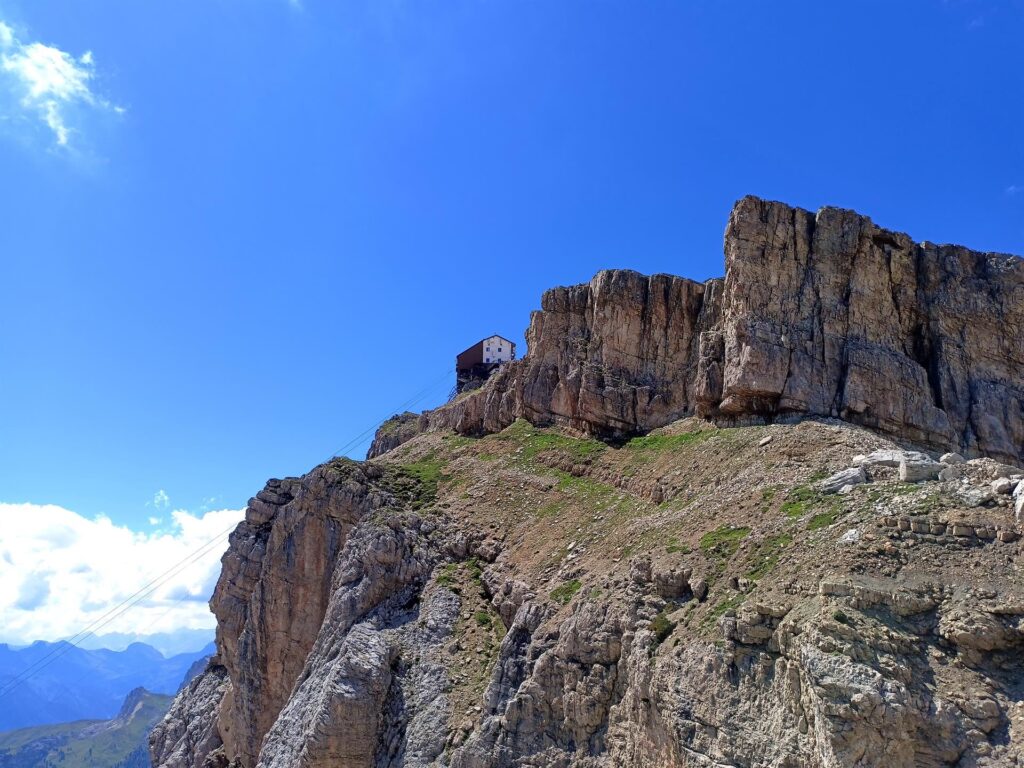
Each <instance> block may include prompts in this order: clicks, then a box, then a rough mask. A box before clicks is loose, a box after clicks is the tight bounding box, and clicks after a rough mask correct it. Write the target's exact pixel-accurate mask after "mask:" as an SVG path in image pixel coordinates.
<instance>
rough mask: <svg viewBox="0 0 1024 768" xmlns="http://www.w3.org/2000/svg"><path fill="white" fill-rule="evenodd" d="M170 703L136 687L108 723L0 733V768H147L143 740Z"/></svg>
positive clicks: (78, 724)
mask: <svg viewBox="0 0 1024 768" xmlns="http://www.w3.org/2000/svg"><path fill="white" fill-rule="evenodd" d="M172 698H173V697H171V696H165V695H161V694H157V693H150V692H149V691H147V690H145V689H143V688H136V689H135V690H133V691H131V692H130V693H129V694H128V696H127V697H126V698H125V700H124V703H123V704H122V705H121V709H120V711H119V712H118V713H117V716H116V717H114V718H112V719H110V720H79V721H76V722H71V723H61V724H58V725H37V726H34V727H31V728H22V729H19V730H16V731H10V732H9V733H0V768H149V765H150V762H149V750H148V746H147V744H146V739H147V736H148V734H149V731H150V730H151V729H152V728H153V726H154V725H155V724H156V723H157V721H159V720H160V718H162V717H163V716H164V714H165V713H166V712H167V709H168V708H169V707H170V705H171V701H172Z"/></svg>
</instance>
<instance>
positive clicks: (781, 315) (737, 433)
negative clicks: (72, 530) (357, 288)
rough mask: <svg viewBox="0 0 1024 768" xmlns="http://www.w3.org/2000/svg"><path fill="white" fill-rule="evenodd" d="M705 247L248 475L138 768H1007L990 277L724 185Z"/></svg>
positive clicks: (1009, 705)
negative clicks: (341, 446) (718, 252)
mask: <svg viewBox="0 0 1024 768" xmlns="http://www.w3.org/2000/svg"><path fill="white" fill-rule="evenodd" d="M726 261H727V264H726V266H727V271H726V277H725V278H724V279H722V280H712V281H709V282H708V283H706V284H703V285H701V284H697V283H693V282H691V281H688V280H684V279H682V278H676V277H670V276H665V275H656V276H653V277H643V276H641V275H638V274H635V273H632V272H602V273H600V274H599V275H598V276H597V277H595V279H594V280H593V281H592V282H591V283H590V284H588V285H585V286H576V287H573V288H559V289H555V290H554V291H550V292H548V293H547V294H546V295H545V297H544V300H543V308H542V310H541V311H540V312H537V313H535V314H534V316H533V318H532V322H531V325H530V330H529V332H528V341H529V346H530V354H529V355H528V356H527V357H526V358H524V359H522V360H520V361H517V362H513V363H510V364H508V365H505V366H503V367H502V369H501V370H500V371H499V372H498V373H497V374H495V375H494V376H493V377H492V378H491V379H490V380H489V381H488V383H487V384H486V385H485V386H484V387H482V388H481V389H480V390H477V391H474V392H472V393H468V394H465V395H463V396H461V397H459V398H458V399H457V400H455V401H453V402H451V403H450V404H448V405H446V406H444V407H442V408H440V409H437V410H435V411H433V412H428V413H426V414H423V415H420V416H415V415H412V414H403V415H401V416H399V417H396V418H395V419H393V420H391V422H389V424H388V425H386V426H385V428H384V429H382V430H381V432H379V433H378V436H377V439H376V440H375V442H374V447H373V448H372V449H371V455H374V456H378V458H377V459H376V460H373V461H368V462H365V463H362V464H357V463H355V462H350V461H347V460H335V461H332V462H329V463H327V464H324V465H322V466H319V467H317V468H315V469H314V470H312V471H311V472H309V473H308V474H307V475H305V476H303V477H301V478H288V479H284V480H271V481H269V482H268V483H267V486H266V487H265V488H264V489H263V490H262V491H260V493H259V494H257V496H256V497H255V498H253V499H252V500H250V503H249V506H248V509H247V511H246V517H245V520H244V521H243V522H242V523H241V524H240V525H239V526H238V528H237V529H236V531H235V532H234V533H233V534H232V536H231V538H230V547H229V549H228V552H227V553H226V554H225V555H224V557H223V560H222V563H223V570H222V573H221V578H220V581H219V582H218V585H217V588H216V591H215V593H214V596H213V599H212V601H211V607H212V608H213V611H214V613H215V615H216V617H217V622H218V629H217V645H218V654H217V656H216V658H215V659H214V663H212V664H211V666H210V667H209V668H208V669H207V670H206V672H205V673H204V674H203V675H201V676H200V677H198V678H196V679H195V680H193V681H192V682H191V683H190V684H189V685H188V686H187V688H186V689H185V690H183V691H182V693H181V694H180V695H179V696H178V698H177V699H176V701H175V703H174V705H173V707H172V709H171V711H170V713H169V714H168V717H167V719H166V720H165V721H164V722H163V723H162V724H161V725H160V726H159V727H158V728H157V729H156V730H155V731H154V732H153V736H152V738H151V755H152V758H153V763H154V765H155V766H157V767H158V768H200V766H202V767H203V768H328V767H330V768H401V767H403V766H417V767H419V768H427V767H428V766H429V767H430V768H540V766H545V767H548V766H550V767H553V768H641V767H642V768H647V767H648V766H653V767H654V768H662V767H664V768H669V767H670V766H671V767H673V768H674V767H675V766H700V767H701V768H725V766H733V767H735V768H740V767H741V766H742V767H743V768H797V767H798V766H799V767H800V768H803V767H805V766H806V767H807V768H863V767H864V766H876V765H877V766H881V765H884V766H887V767H891V768H920V767H921V766H949V768H953V767H954V766H956V767H958V768H982V766H990V767H993V768H994V767H996V766H1022V765H1024V706H1022V704H1021V691H1024V655H1022V653H1021V651H1022V650H1024V589H1022V587H1021V581H1020V574H1019V567H1020V566H1019V563H1020V562H1021V558H1022V557H1024V547H1022V541H1021V533H1022V523H1024V521H1022V519H1021V518H1022V516H1024V506H1022V505H1024V482H1021V477H1022V475H1024V470H1022V469H1021V468H1020V467H1021V463H1022V460H1021V459H1022V457H1021V453H1022V450H1024V405H1022V403H1024V396H1022V382H1021V378H1020V371H1021V370H1022V368H1021V365H1022V363H1024V354H1022V346H1021V344H1022V341H1021V340H1022V338H1024V337H1022V334H1021V331H1022V315H1021V313H1022V311H1024V295H1022V290H1024V287H1022V285H1024V284H1022V280H1024V276H1022V267H1021V262H1020V260H1017V259H1013V258H1010V257H997V256H992V255H984V254H977V253H973V252H970V251H967V250H965V249H962V248H958V247H954V246H933V245H930V244H927V243H925V244H920V245H918V244H914V243H913V242H911V241H910V240H909V238H907V237H906V236H904V235H899V234H895V233H891V232H886V231H884V230H881V229H879V228H877V227H875V226H874V225H873V224H871V222H870V221H869V220H867V219H865V218H863V217H859V216H857V215H856V214H852V213H850V212H847V211H838V210H835V209H824V210H823V211H821V212H819V213H818V214H817V216H814V215H812V214H809V213H807V212H806V211H800V210H797V209H792V208H789V207H787V206H783V205H780V204H777V203H766V202H763V201H760V200H756V199H753V198H747V199H745V200H743V201H741V202H740V203H739V204H738V205H737V207H736V209H735V210H734V211H733V214H732V218H731V220H730V224H729V229H728V231H727V235H726ZM692 414H699V416H692ZM681 416H685V417H686V418H685V419H684V420H682V421H677V420H678V419H679V418H680V417H681ZM801 416H816V417H820V418H817V419H813V420H812V419H801V418H798V417H801ZM700 417H707V418H706V419H703V418H700ZM851 422H852V423H851ZM543 425H555V427H554V428H550V429H549V428H545V427H544V426H543ZM662 425H667V426H664V428H661V429H655V430H654V431H653V432H650V430H652V429H654V428H656V427H662ZM864 427H868V428H870V429H866V428H864ZM636 433H648V434H645V436H643V437H636V438H635V439H626V438H628V437H629V436H630V435H634V434H636ZM587 435H595V436H599V437H609V438H610V437H615V438H619V439H618V440H614V441H607V442H605V441H599V440H594V439H589V438H588V437H586V436H587ZM467 436H475V437H479V438H480V439H468V438H467ZM907 442H912V443H917V444H919V445H918V447H921V448H922V450H910V449H908V448H907V447H906V446H905V445H904V444H903V443H907ZM923 448H927V449H939V450H934V451H933V452H932V453H931V454H929V453H927V452H925V451H924V450H923ZM950 449H955V450H956V451H958V452H961V453H964V454H967V455H974V456H977V455H986V456H989V457H994V458H973V459H971V460H970V461H964V460H963V458H962V457H960V456H949V455H946V456H943V462H936V461H934V459H933V458H931V456H933V455H937V454H938V453H941V452H948V451H950ZM822 478H825V481H824V482H822ZM905 481H913V484H910V483H908V482H905ZM994 483H995V484H996V485H994Z"/></svg>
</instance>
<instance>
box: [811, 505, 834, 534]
mask: <svg viewBox="0 0 1024 768" xmlns="http://www.w3.org/2000/svg"><path fill="white" fill-rule="evenodd" d="M837 514H838V513H837V512H836V510H834V509H832V510H829V511H828V512H819V513H818V514H816V515H815V516H814V517H812V518H811V519H810V522H808V523H807V530H808V531H818V530H821V529H822V528H828V527H829V526H830V525H832V523H834V522H835V521H836V517H837Z"/></svg>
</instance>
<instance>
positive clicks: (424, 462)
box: [398, 454, 448, 509]
mask: <svg viewBox="0 0 1024 768" xmlns="http://www.w3.org/2000/svg"><path fill="white" fill-rule="evenodd" d="M447 463H448V462H447V461H446V460H445V459H439V458H437V457H436V456H434V455H433V454H431V455H428V456H425V457H423V458H422V459H419V460H418V461H413V462H410V463H407V464H401V465H399V467H398V471H399V472H400V473H401V474H403V475H404V476H405V477H407V478H411V479H412V480H414V481H416V483H417V484H418V486H419V488H418V489H417V490H416V492H414V493H413V498H412V508H413V509H419V508H420V507H424V506H427V505H429V504H433V503H434V501H435V500H436V499H437V488H438V485H440V483H441V480H442V479H444V475H443V474H442V470H443V469H444V467H445V466H446V464H447Z"/></svg>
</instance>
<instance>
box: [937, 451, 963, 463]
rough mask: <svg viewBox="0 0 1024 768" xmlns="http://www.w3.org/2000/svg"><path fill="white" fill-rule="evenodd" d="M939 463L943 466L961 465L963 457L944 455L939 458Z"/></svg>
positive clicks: (950, 454) (954, 454) (953, 454)
mask: <svg viewBox="0 0 1024 768" xmlns="http://www.w3.org/2000/svg"><path fill="white" fill-rule="evenodd" d="M939 461H941V462H942V463H943V464H963V463H964V457H963V456H961V455H960V454H959V453H944V454H942V456H941V458H939Z"/></svg>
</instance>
